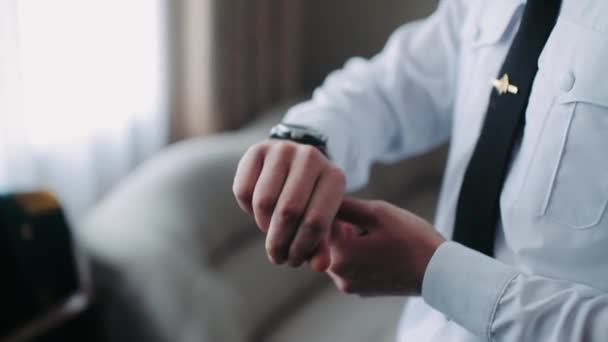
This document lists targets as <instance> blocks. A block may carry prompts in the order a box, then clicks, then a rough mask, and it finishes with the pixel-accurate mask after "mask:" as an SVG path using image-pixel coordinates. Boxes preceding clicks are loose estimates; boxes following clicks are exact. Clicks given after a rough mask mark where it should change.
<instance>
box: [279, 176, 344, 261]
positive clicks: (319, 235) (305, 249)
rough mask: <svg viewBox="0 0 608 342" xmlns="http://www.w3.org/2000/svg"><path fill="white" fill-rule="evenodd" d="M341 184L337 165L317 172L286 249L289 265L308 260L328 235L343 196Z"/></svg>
mask: <svg viewBox="0 0 608 342" xmlns="http://www.w3.org/2000/svg"><path fill="white" fill-rule="evenodd" d="M344 184H345V180H344V175H343V174H342V171H340V169H338V168H333V167H331V168H326V169H325V170H324V171H323V172H322V173H321V175H320V177H319V179H318V181H317V183H316V185H315V188H314V190H313V193H312V196H311V198H310V201H309V203H308V206H307V208H306V213H305V214H304V217H303V218H302V221H301V222H300V226H299V227H298V230H297V232H296V236H295V238H294V240H293V243H292V244H291V247H290V249H289V263H290V265H291V266H294V267H297V266H300V265H301V264H302V263H303V262H304V261H305V260H306V259H309V258H310V257H311V256H312V255H313V252H314V251H315V250H316V249H317V247H318V246H319V243H320V242H321V241H322V240H324V239H325V238H326V237H327V236H328V234H329V231H330V228H331V224H332V222H333V221H334V218H335V217H336V213H337V212H338V208H339V207H340V203H341V202H342V197H343V196H344V187H345V185H344Z"/></svg>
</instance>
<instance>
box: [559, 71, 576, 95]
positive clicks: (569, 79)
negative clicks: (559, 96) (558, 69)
mask: <svg viewBox="0 0 608 342" xmlns="http://www.w3.org/2000/svg"><path fill="white" fill-rule="evenodd" d="M574 81H575V78H574V74H573V73H572V72H571V71H569V72H567V73H565V74H564V75H562V78H561V80H560V81H559V87H560V89H561V90H562V91H564V92H569V91H570V90H572V88H573V87H574Z"/></svg>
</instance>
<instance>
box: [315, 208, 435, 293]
mask: <svg viewBox="0 0 608 342" xmlns="http://www.w3.org/2000/svg"><path fill="white" fill-rule="evenodd" d="M444 241H445V239H444V238H443V237H442V236H441V235H440V234H439V233H437V232H436V231H435V230H434V229H433V227H432V226H431V224H430V223H428V222H427V221H425V220H423V219H421V218H420V217H418V216H415V215H414V214H412V213H410V212H408V211H405V210H403V209H400V208H398V207H395V206H393V205H391V204H389V203H386V202H381V201H363V200H358V199H353V198H347V197H345V198H344V200H343V202H342V205H341V207H340V210H339V212H338V216H337V220H336V221H335V223H334V227H333V230H332V236H331V239H330V242H329V251H330V255H331V265H330V267H329V269H328V271H327V273H328V274H329V275H330V277H331V278H332V279H333V281H334V283H335V284H336V286H337V287H338V288H339V289H340V290H341V291H343V292H346V293H353V294H358V295H361V296H382V295H417V294H420V292H421V289H422V279H423V277H424V273H425V271H426V267H427V265H428V263H429V261H430V260H431V257H432V256H433V254H434V253H435V250H437V248H439V246H440V245H441V244H442V243H443V242H444Z"/></svg>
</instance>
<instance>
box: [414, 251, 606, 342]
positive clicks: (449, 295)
mask: <svg viewBox="0 0 608 342" xmlns="http://www.w3.org/2000/svg"><path fill="white" fill-rule="evenodd" d="M422 292H423V297H424V300H425V301H426V302H427V303H428V304H429V305H431V306H432V307H434V308H435V309H437V310H439V311H441V312H442V313H443V314H445V315H446V316H447V317H448V318H449V319H451V320H453V321H455V322H456V323H458V324H460V325H461V326H463V327H464V328H465V329H467V330H469V331H471V332H472V333H474V334H476V335H478V336H480V337H484V338H485V339H486V340H487V341H494V342H503V341H505V342H506V341H545V342H575V341H588V342H604V341H607V340H608V328H607V324H608V293H606V292H603V291H600V290H598V289H595V288H591V287H589V286H585V285H582V284H576V283H571V282H568V281H563V280H556V279H550V278H546V277H541V276H537V275H526V274H523V273H520V272H518V271H517V270H516V269H514V268H512V267H509V266H507V265H504V264H502V263H501V262H499V261H497V260H495V259H492V258H489V257H487V256H485V255H483V254H480V253H477V252H476V251H473V250H471V249H468V248H466V247H464V246H462V245H459V244H457V243H454V242H447V243H444V244H443V245H442V246H441V247H440V248H439V249H438V250H437V252H436V253H435V255H433V258H432V259H431V262H430V263H429V266H428V268H427V271H426V273H425V276H424V282H423V290H422Z"/></svg>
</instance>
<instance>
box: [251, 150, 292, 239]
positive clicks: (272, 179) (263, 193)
mask: <svg viewBox="0 0 608 342" xmlns="http://www.w3.org/2000/svg"><path fill="white" fill-rule="evenodd" d="M290 157H291V154H289V153H288V152H287V151H282V152H281V153H279V152H278V151H277V152H275V153H268V154H267V157H266V160H265V161H264V166H263V168H262V171H261V173H260V175H259V177H258V181H257V183H256V184H255V190H254V191H253V196H252V203H253V204H252V205H253V213H254V217H255V221H256V223H257V224H258V227H260V229H261V230H262V231H263V232H267V231H268V226H269V225H270V219H271V217H272V213H273V211H274V209H275V207H276V204H277V200H278V199H279V195H280V194H281V189H282V188H283V185H284V184H285V180H286V179H287V174H288V172H289V161H290Z"/></svg>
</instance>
